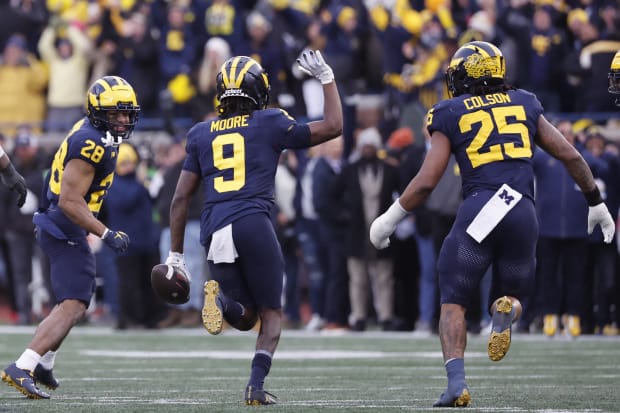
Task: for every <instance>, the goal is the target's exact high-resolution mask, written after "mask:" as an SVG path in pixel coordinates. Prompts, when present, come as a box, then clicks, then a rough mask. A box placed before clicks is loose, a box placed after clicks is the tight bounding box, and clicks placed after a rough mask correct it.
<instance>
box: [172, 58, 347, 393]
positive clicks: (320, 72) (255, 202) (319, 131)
mask: <svg viewBox="0 0 620 413" xmlns="http://www.w3.org/2000/svg"><path fill="white" fill-rule="evenodd" d="M297 62H298V64H299V66H300V67H301V68H302V70H304V71H305V72H307V73H308V74H310V75H312V76H314V77H315V78H317V79H318V80H319V81H320V82H321V83H322V85H323V95H324V101H325V106H324V110H323V113H324V117H323V119H322V120H318V121H314V122H310V123H298V122H297V121H295V119H293V118H292V117H291V116H290V115H289V114H287V113H286V112H285V111H284V110H281V109H277V108H267V104H268V101H269V79H268V77H267V73H265V71H264V70H263V68H262V67H261V65H260V64H259V63H258V62H256V61H255V60H254V59H252V58H250V57H247V56H235V57H232V58H231V59H229V60H227V61H226V62H224V64H223V65H222V67H221V69H220V72H219V73H218V75H217V99H218V101H219V106H218V108H217V110H218V114H219V115H218V117H217V118H214V119H210V120H207V121H205V122H201V123H198V124H196V125H195V126H194V127H193V128H192V129H191V130H190V131H189V132H188V134H187V145H186V151H187V156H186V158H185V164H184V166H183V171H182V172H181V175H180V177H179V180H178V182H177V187H176V191H175V194H174V197H173V200H172V205H171V208H170V233H171V252H170V254H169V256H168V258H167V259H166V263H167V264H169V265H173V266H175V267H176V268H180V269H181V270H183V271H185V272H187V270H186V269H185V264H184V260H183V234H184V230H185V222H186V218H187V208H188V203H189V200H190V197H191V195H192V194H193V193H194V191H196V190H197V189H198V188H199V186H201V187H202V190H203V191H204V193H205V204H204V208H203V212H202V217H201V243H202V244H203V245H204V246H205V249H206V251H207V260H208V263H209V267H210V270H211V274H212V276H213V278H212V280H209V281H207V282H206V283H205V287H204V290H205V303H204V308H203V311H202V320H203V324H204V326H205V328H206V329H207V331H208V332H209V333H211V334H219V333H220V332H221V330H222V323H223V320H226V321H227V322H228V323H229V324H230V325H231V326H233V327H234V328H236V329H239V330H250V329H251V328H252V327H254V325H255V324H256V322H257V321H258V320H260V330H259V332H258V337H257V340H256V352H255V355H254V358H253V360H252V368H251V373H250V378H249V381H248V384H247V386H246V389H245V396H244V399H245V402H246V404H248V405H264V404H273V403H275V399H276V398H275V397H274V396H273V395H272V394H270V393H268V392H266V391H265V390H264V389H263V382H264V380H265V377H266V376H267V374H268V373H269V370H270V368H271V359H272V357H273V354H274V352H275V350H276V347H277V345H278V341H279V339H280V331H281V320H282V308H281V307H282V306H281V297H282V284H283V275H284V263H283V258H282V252H281V249H280V245H279V243H278V241H277V238H276V234H275V231H274V228H273V225H272V222H271V219H270V213H271V210H272V207H273V205H274V185H275V173H276V168H277V165H278V159H279V157H280V153H281V152H282V151H283V150H285V149H298V148H307V147H310V146H313V145H318V144H320V143H322V142H325V141H327V140H329V139H333V138H335V137H338V136H340V134H341V133H342V107H341V104H340V96H339V94H338V90H337V87H336V83H335V81H334V74H333V71H332V69H331V68H330V67H329V65H327V63H325V61H324V59H323V57H322V56H321V53H320V52H319V51H316V52H315V51H312V50H306V51H304V52H303V53H302V54H301V55H300V57H299V59H298V60H297Z"/></svg>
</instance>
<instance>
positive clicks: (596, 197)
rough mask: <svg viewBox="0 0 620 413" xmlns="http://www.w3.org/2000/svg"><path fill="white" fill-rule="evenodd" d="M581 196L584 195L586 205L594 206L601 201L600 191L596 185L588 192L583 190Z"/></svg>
mask: <svg viewBox="0 0 620 413" xmlns="http://www.w3.org/2000/svg"><path fill="white" fill-rule="evenodd" d="M583 196H585V197H586V201H587V202H588V206H595V205H598V204H600V203H602V202H603V197H602V196H601V191H599V189H598V187H594V189H593V190H591V191H589V192H584V193H583Z"/></svg>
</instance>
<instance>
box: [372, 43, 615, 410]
mask: <svg viewBox="0 0 620 413" xmlns="http://www.w3.org/2000/svg"><path fill="white" fill-rule="evenodd" d="M505 74H506V69H505V62H504V57H503V56H502V53H501V51H500V50H499V49H498V48H497V47H496V46H495V45H493V44H491V43H487V42H480V41H475V42H470V43H466V44H465V45H463V46H462V47H461V48H459V49H458V50H457V51H456V52H455V54H454V56H453V57H452V60H451V61H450V64H449V67H448V69H447V70H446V83H447V86H448V91H449V92H450V94H451V96H452V97H451V98H450V99H448V100H445V101H442V102H439V103H437V104H436V105H435V106H434V107H433V108H432V109H431V110H430V111H429V113H428V116H427V129H428V131H429V133H430V134H431V136H432V137H431V147H430V150H429V152H428V154H427V155H426V158H425V160H424V163H423V165H422V167H421V169H420V171H419V172H418V174H417V175H416V176H415V177H414V178H413V179H412V180H411V182H409V185H408V186H407V188H406V189H405V190H404V192H403V193H402V194H401V196H400V198H398V199H397V200H396V201H395V202H394V203H393V204H392V206H391V207H390V208H389V209H388V210H387V211H386V212H385V213H383V214H382V215H380V216H379V217H377V219H375V221H374V222H373V224H372V225H371V228H370V240H371V242H372V243H373V245H374V246H375V247H377V248H385V247H386V246H387V245H389V236H390V235H391V234H392V233H393V232H394V229H395V227H396V224H397V223H398V222H399V221H400V220H401V219H402V218H403V217H404V216H405V215H407V214H408V213H409V211H411V210H413V209H414V208H416V207H417V206H418V205H420V204H421V203H422V202H423V201H424V200H425V199H426V197H427V196H428V195H429V194H430V193H431V191H432V190H433V188H434V187H435V185H436V184H437V182H438V181H439V178H440V177H441V175H442V173H443V171H444V169H445V168H446V165H447V164H448V160H449V158H450V154H451V153H453V154H454V155H455V157H456V160H457V162H458V165H459V168H460V170H461V176H462V179H463V183H462V185H463V203H462V204H461V207H460V208H459V210H458V214H457V217H456V221H455V223H454V225H453V227H452V229H451V231H450V233H449V234H448V236H447V237H446V239H445V240H444V243H443V246H442V248H441V252H440V255H439V259H438V263H437V270H438V274H439V288H440V293H441V315H440V320H439V336H440V341H441V348H442V351H443V357H444V362H445V368H446V372H447V376H448V387H447V389H446V390H445V391H444V392H443V393H442V394H441V396H440V397H439V399H438V400H437V401H436V402H435V404H434V406H435V407H462V406H467V405H468V404H469V402H470V400H471V395H470V393H469V390H468V387H467V384H466V382H465V367H464V359H463V357H464V353H465V346H466V342H467V329H466V325H465V312H466V310H467V308H468V306H469V305H470V304H472V303H470V299H471V297H474V296H475V291H476V290H477V289H478V288H479V284H480V280H481V279H482V277H483V276H484V273H485V271H486V270H487V268H488V267H489V266H491V265H492V269H493V280H492V286H491V292H490V297H489V302H490V303H492V305H491V308H490V312H491V314H492V317H493V318H492V330H491V334H490V337H489V341H488V355H489V358H490V359H491V360H493V361H498V360H501V359H502V358H503V357H504V356H505V355H506V352H507V351H508V348H509V346H510V335H511V326H512V323H513V322H514V321H515V320H516V319H517V318H518V317H519V315H520V313H521V304H520V302H519V298H520V297H524V296H526V295H527V294H528V293H529V286H530V285H532V284H533V277H534V270H535V265H536V262H535V251H536V241H537V237H538V223H537V220H536V211H535V209H534V172H533V168H532V155H533V153H534V150H533V149H534V146H535V145H539V146H540V147H541V148H542V149H544V150H546V151H547V152H549V153H550V154H551V155H553V156H554V157H555V158H557V159H558V160H560V161H561V162H562V163H563V164H564V166H565V167H566V169H567V170H568V172H569V174H570V175H571V177H572V178H573V179H574V180H575V182H576V183H577V185H578V186H579V188H580V189H581V191H582V192H583V193H584V196H585V198H586V200H587V202H588V205H589V212H588V231H590V232H592V230H593V229H594V226H595V225H597V224H599V225H601V229H602V231H603V235H604V239H605V242H607V243H609V242H611V240H612V238H613V235H614V230H615V225H614V221H613V219H612V217H611V215H610V213H609V211H608V210H607V207H606V206H605V204H604V203H603V199H602V198H601V194H600V193H599V190H598V189H597V186H596V184H595V183H594V179H593V177H592V173H591V171H590V169H589V168H588V165H587V164H586V163H585V161H584V160H583V158H582V157H581V155H580V154H579V152H577V150H575V148H574V147H573V146H572V145H571V144H569V143H568V142H567V141H566V140H565V139H564V137H563V136H562V135H561V134H560V132H559V131H558V130H557V129H556V128H555V127H554V126H552V125H551V124H550V123H549V122H548V121H547V119H546V118H545V116H544V114H543V108H542V107H541V105H540V102H539V101H538V99H537V98H536V96H534V95H533V94H531V93H529V92H527V91H525V90H521V89H515V88H513V87H511V86H509V85H507V84H506V82H505Z"/></svg>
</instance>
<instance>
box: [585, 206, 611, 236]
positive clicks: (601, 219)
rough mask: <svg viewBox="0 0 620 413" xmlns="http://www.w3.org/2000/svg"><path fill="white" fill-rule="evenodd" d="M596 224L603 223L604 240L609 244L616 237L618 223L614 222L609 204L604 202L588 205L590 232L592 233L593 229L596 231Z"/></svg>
mask: <svg viewBox="0 0 620 413" xmlns="http://www.w3.org/2000/svg"><path fill="white" fill-rule="evenodd" d="M596 224H600V225H601V231H602V232H603V241H605V243H606V244H609V243H610V242H611V240H612V239H613V237H614V232H615V231H616V224H615V223H614V220H613V218H612V217H611V214H610V213H609V210H608V209H607V206H606V205H605V203H603V202H601V203H600V204H598V205H594V206H591V207H588V234H591V233H592V231H594V227H595V226H596Z"/></svg>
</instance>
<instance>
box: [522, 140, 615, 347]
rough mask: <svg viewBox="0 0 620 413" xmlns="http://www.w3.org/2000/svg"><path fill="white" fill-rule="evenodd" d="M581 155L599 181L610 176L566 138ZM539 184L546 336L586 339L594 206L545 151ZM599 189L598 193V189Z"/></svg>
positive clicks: (540, 155)
mask: <svg viewBox="0 0 620 413" xmlns="http://www.w3.org/2000/svg"><path fill="white" fill-rule="evenodd" d="M564 137H565V140H566V142H568V143H570V144H571V145H572V146H573V147H575V149H576V150H577V151H578V152H580V153H581V155H582V156H583V158H584V159H585V161H586V162H587V164H588V166H589V168H590V169H591V170H592V173H593V174H594V176H595V177H600V176H605V174H607V172H608V169H609V166H608V163H607V161H605V160H602V159H597V158H595V157H594V156H593V155H592V154H591V153H589V152H587V151H585V150H584V148H583V146H582V145H579V144H578V143H576V142H575V139H572V140H571V135H564ZM533 167H534V174H535V181H536V198H535V199H536V213H537V216H538V222H539V234H538V243H537V253H536V258H537V259H536V263H537V266H538V276H539V277H540V290H539V293H540V294H541V297H540V299H539V300H538V302H539V303H541V308H540V311H541V314H544V327H543V332H544V333H545V334H546V335H547V336H554V335H555V334H557V333H558V332H559V331H560V330H559V328H560V316H562V315H564V314H565V315H566V317H564V318H563V320H562V324H563V327H564V329H565V332H566V333H567V334H568V335H569V336H572V337H576V336H579V335H580V334H581V320H580V319H581V317H582V314H583V310H584V305H585V302H586V294H584V291H586V262H587V252H588V248H587V247H588V226H587V219H586V218H587V216H588V203H587V202H586V200H585V199H584V198H583V196H582V194H581V191H580V190H579V188H580V187H579V186H577V181H576V180H575V178H574V177H573V176H572V175H571V174H570V173H569V171H567V169H566V168H564V166H563V165H562V164H561V163H560V162H557V161H555V160H554V159H553V157H552V155H551V154H549V153H548V152H545V151H544V150H543V149H537V150H536V151H535V153H534V157H533ZM597 189H598V188H597Z"/></svg>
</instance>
